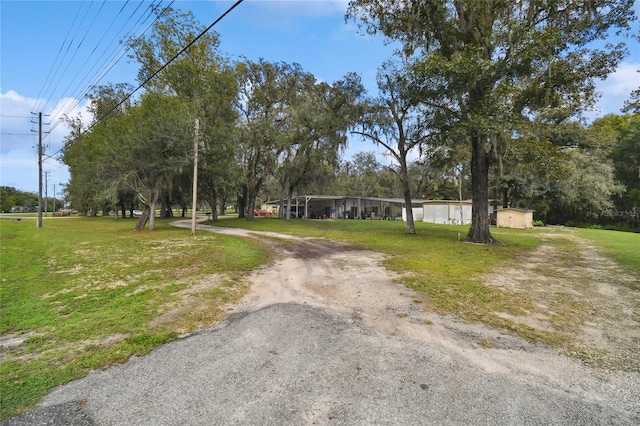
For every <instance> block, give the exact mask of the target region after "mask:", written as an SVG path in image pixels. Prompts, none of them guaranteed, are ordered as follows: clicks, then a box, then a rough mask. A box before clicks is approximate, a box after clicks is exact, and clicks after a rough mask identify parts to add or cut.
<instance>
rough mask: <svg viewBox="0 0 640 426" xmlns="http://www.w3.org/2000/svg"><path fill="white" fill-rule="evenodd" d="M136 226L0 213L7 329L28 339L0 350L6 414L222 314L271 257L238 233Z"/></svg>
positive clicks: (3, 329) (3, 326)
mask: <svg viewBox="0 0 640 426" xmlns="http://www.w3.org/2000/svg"><path fill="white" fill-rule="evenodd" d="M134 225H135V222H134V221H133V220H131V219H129V220H120V221H115V219H114V218H99V217H98V218H73V219H55V220H45V221H44V224H43V227H42V228H41V229H38V228H36V226H35V220H24V221H16V220H11V219H2V220H0V236H1V241H0V242H1V245H0V267H1V268H0V271H1V280H2V281H1V285H2V287H1V288H0V292H1V295H2V297H1V301H0V303H1V306H0V309H1V311H0V312H1V315H0V333H1V334H2V335H3V336H20V335H23V334H26V333H29V334H28V336H30V337H28V338H27V340H26V341H25V342H24V344H22V345H20V346H12V347H7V348H3V353H2V358H0V359H1V360H2V362H1V363H0V394H1V395H2V407H1V409H0V410H1V411H0V418H3V419H4V418H7V417H9V416H12V415H16V414H18V413H20V412H21V411H24V410H25V409H28V408H30V407H32V406H33V404H34V403H36V402H37V401H38V400H39V399H40V398H41V397H42V396H43V395H45V394H46V393H47V392H48V391H49V390H50V389H51V388H52V387H54V386H57V385H60V384H63V383H66V382H68V381H70V380H73V379H76V378H79V377H82V376H83V375H85V374H86V373H87V372H88V371H90V370H92V369H96V368H104V367H106V366H109V365H112V364H114V363H120V362H124V361H126V360H127V359H128V358H129V357H131V356H132V355H134V354H135V355H144V354H145V353H148V352H149V351H150V350H152V349H153V348H155V347H157V346H158V345H160V344H162V343H165V342H167V341H170V340H172V339H175V338H176V337H177V336H178V335H179V334H181V333H186V332H190V331H193V330H194V329H197V328H199V327H202V326H206V325H208V324H211V323H213V322H214V321H216V320H218V319H220V318H221V317H222V315H223V313H222V312H221V311H220V310H219V309H218V306H219V305H220V304H222V303H224V302H227V301H231V300H234V299H235V298H238V297H239V296H240V295H241V294H242V292H243V291H244V288H243V285H242V281H241V277H242V276H243V275H244V274H246V273H247V272H249V271H251V270H253V269H255V268H256V267H257V266H259V265H261V264H263V263H264V262H265V261H267V260H268V259H269V258H270V254H269V250H268V249H267V248H266V247H265V246H263V245H260V244H256V243H255V242H251V241H247V240H244V239H240V238H233V237H228V236H223V235H216V234H211V233H201V234H198V235H197V236H196V237H195V238H194V237H192V236H191V233H190V231H189V230H186V229H179V228H174V227H170V226H168V225H167V221H163V220H159V221H158V223H157V229H158V230H157V231H156V232H148V231H143V232H134V231H132V229H133V227H134ZM220 274H222V275H220ZM217 278H219V279H217ZM216 279H217V280H216ZM203 281H205V282H210V284H209V285H208V286H205V287H206V288H203V289H202V290H201V291H199V292H198V293H197V296H198V297H197V298H196V299H197V300H195V299H194V300H193V306H191V307H190V308H189V309H188V310H185V311H183V312H180V311H175V306H177V303H178V302H179V301H180V300H183V299H184V298H185V297H188V296H186V294H187V293H188V291H189V289H191V288H192V287H193V286H194V285H196V284H198V283H201V282H203ZM218 281H219V282H218ZM174 311H175V312H176V313H173V312H174ZM172 313H173V314H172ZM162 315H164V316H165V317H166V318H165V320H163V321H157V319H158V317H161V316H162ZM163 318H164V317H163ZM154 321H155V322H154Z"/></svg>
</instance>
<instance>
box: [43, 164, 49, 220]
mask: <svg viewBox="0 0 640 426" xmlns="http://www.w3.org/2000/svg"><path fill="white" fill-rule="evenodd" d="M47 216H49V172H48V171H46V172H44V217H47Z"/></svg>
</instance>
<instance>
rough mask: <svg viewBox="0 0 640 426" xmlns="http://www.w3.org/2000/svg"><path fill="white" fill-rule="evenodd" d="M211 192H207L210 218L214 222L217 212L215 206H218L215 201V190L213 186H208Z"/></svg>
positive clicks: (216, 218) (216, 219)
mask: <svg viewBox="0 0 640 426" xmlns="http://www.w3.org/2000/svg"><path fill="white" fill-rule="evenodd" d="M210 188H211V190H210V191H209V199H210V200H211V201H210V204H211V218H212V219H213V221H214V222H217V221H218V210H217V207H216V206H217V205H218V200H217V196H216V190H215V189H214V188H213V185H211V186H210Z"/></svg>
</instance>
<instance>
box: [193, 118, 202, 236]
mask: <svg viewBox="0 0 640 426" xmlns="http://www.w3.org/2000/svg"><path fill="white" fill-rule="evenodd" d="M199 127H200V121H199V120H198V119H197V118H196V124H195V130H194V133H195V136H194V138H193V205H192V207H191V235H192V236H194V237H195V236H196V212H197V210H198V145H199V142H198V139H199V138H200V137H199V135H198V133H199Z"/></svg>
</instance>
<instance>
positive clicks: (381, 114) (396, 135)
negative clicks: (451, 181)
mask: <svg viewBox="0 0 640 426" xmlns="http://www.w3.org/2000/svg"><path fill="white" fill-rule="evenodd" d="M406 72H407V70H405V69H403V65H400V64H397V63H393V62H387V63H385V64H384V66H383V67H382V68H381V69H380V70H379V72H378V89H379V90H380V98H378V99H376V100H373V102H372V104H371V107H370V108H369V111H368V113H366V114H365V117H364V118H363V120H362V127H361V129H360V130H354V131H353V133H354V134H357V135H360V136H362V137H363V138H365V139H368V140H369V141H371V142H373V143H375V144H377V145H380V146H382V147H384V148H385V150H386V152H387V153H388V154H389V155H390V156H391V158H393V160H394V161H395V162H396V167H394V168H393V169H392V170H393V171H394V172H395V174H396V176H397V177H398V180H399V181H400V185H401V186H402V195H403V197H404V204H405V206H406V212H407V234H415V233H416V228H415V225H414V222H413V210H412V198H413V197H412V195H411V180H410V177H409V168H408V165H409V158H408V156H409V154H410V153H412V151H415V150H414V148H417V147H419V146H420V145H421V144H423V143H424V142H425V139H426V137H427V136H428V129H427V127H426V126H425V125H424V123H425V120H424V118H423V113H422V112H421V111H420V109H419V107H418V105H416V104H415V103H414V102H413V97H412V96H410V93H409V86H410V81H409V79H408V78H407V75H406ZM415 154H417V152H416V153H415Z"/></svg>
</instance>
